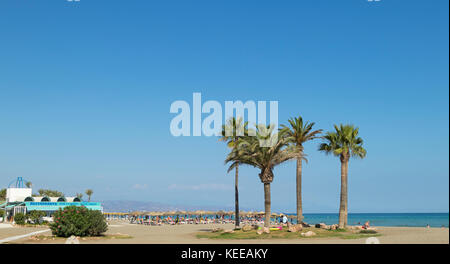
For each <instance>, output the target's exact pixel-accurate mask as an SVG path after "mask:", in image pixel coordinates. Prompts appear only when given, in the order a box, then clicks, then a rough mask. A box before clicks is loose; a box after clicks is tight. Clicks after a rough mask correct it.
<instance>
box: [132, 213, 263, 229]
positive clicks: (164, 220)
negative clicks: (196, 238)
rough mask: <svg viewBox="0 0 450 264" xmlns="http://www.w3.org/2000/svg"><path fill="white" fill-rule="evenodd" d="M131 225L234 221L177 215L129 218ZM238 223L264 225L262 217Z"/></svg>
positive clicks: (242, 219)
mask: <svg viewBox="0 0 450 264" xmlns="http://www.w3.org/2000/svg"><path fill="white" fill-rule="evenodd" d="M128 220H129V222H130V223H131V224H142V225H152V226H159V225H183V224H196V225H198V224H234V219H233V218H232V217H231V216H226V215H206V216H203V215H181V216H180V215H177V216H131V217H130V218H129V219H128ZM240 222H241V223H243V224H249V225H258V224H263V223H264V217H262V216H261V217H259V216H254V217H240Z"/></svg>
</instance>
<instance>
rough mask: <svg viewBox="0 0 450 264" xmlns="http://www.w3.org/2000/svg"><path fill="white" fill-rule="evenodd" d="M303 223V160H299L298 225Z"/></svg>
mask: <svg viewBox="0 0 450 264" xmlns="http://www.w3.org/2000/svg"><path fill="white" fill-rule="evenodd" d="M302 221H303V206H302V159H301V158H300V157H299V158H297V224H300V223H301V222H302Z"/></svg>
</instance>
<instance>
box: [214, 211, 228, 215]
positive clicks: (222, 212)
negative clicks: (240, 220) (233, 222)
mask: <svg viewBox="0 0 450 264" xmlns="http://www.w3.org/2000/svg"><path fill="white" fill-rule="evenodd" d="M215 214H217V215H226V214H227V213H226V212H225V211H223V210H220V211H218V212H216V213H215Z"/></svg>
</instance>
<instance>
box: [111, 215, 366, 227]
mask: <svg viewBox="0 0 450 264" xmlns="http://www.w3.org/2000/svg"><path fill="white" fill-rule="evenodd" d="M114 219H116V220H122V221H127V222H129V223H130V224H139V225H149V226H161V225H184V224H195V225H199V224H234V223H235V220H234V215H230V214H228V215H219V214H210V215H191V214H180V215H124V216H122V217H120V218H115V217H107V220H114ZM239 219H240V224H241V225H252V226H254V225H257V226H261V225H264V215H262V214H259V215H258V214H256V215H245V216H241V217H239ZM288 223H289V224H296V221H295V217H294V216H292V215H289V216H287V215H285V214H280V215H277V216H273V217H272V218H271V225H276V224H280V225H287V224H288ZM303 224H304V225H305V224H306V223H303ZM306 225H307V224H306ZM358 226H360V227H361V229H370V228H371V227H370V222H369V221H367V222H365V223H364V224H361V223H358Z"/></svg>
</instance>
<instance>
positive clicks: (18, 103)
mask: <svg viewBox="0 0 450 264" xmlns="http://www.w3.org/2000/svg"><path fill="white" fill-rule="evenodd" d="M448 9H449V7H448V1H444V0H442V1H441V0H435V1H415V0H403V1H400V0H395V1H394V0H381V2H372V3H370V2H368V1H366V0H348V1H334V0H333V1H332V0H328V1H325V0H323V1H312V0H311V1H283V2H282V3H281V2H279V1H230V0H227V1H209V0H208V1H206V0H205V1H125V0H121V1H118V0H115V1H111V0H108V1H106V0H103V1H100V0H90V1H88V0H81V1H80V2H77V3H76V2H67V1H65V0H52V1H50V0H42V1H16V0H3V1H1V2H0V179H1V184H2V185H3V186H5V185H7V184H8V183H9V182H10V181H11V180H13V179H14V178H15V177H17V176H23V177H24V178H26V179H28V180H30V181H32V182H33V184H34V186H35V188H52V189H59V190H61V191H63V192H65V193H66V194H68V195H70V194H74V193H76V192H80V191H84V190H85V189H87V188H92V189H93V190H94V196H93V198H94V199H96V200H112V199H126V200H144V201H155V202H163V203H171V204H189V205H226V206H232V205H233V203H234V193H233V181H234V176H233V174H232V173H230V174H227V173H226V166H225V165H224V164H223V160H224V158H225V155H226V153H227V151H228V150H227V148H226V146H225V145H224V144H223V143H221V142H218V141H217V138H214V137H210V138H207V137H196V138H194V137H180V138H174V137H172V135H171V134H170V131H169V124H170V120H171V118H172V117H173V116H174V115H173V114H170V113H169V107H170V104H171V103H172V102H173V101H175V100H187V101H191V100H192V99H191V98H192V93H193V92H201V93H202V96H203V99H204V100H208V99H211V100H218V101H220V102H223V101H225V100H244V101H245V100H255V101H256V100H278V101H279V120H280V122H285V121H286V120H287V119H288V118H289V117H292V116H296V115H302V116H303V117H304V118H305V119H307V120H311V121H314V122H316V126H317V128H322V129H325V130H330V129H332V125H333V124H334V123H353V124H355V125H357V126H359V127H360V135H361V136H362V137H363V138H364V139H365V147H366V149H367V151H368V155H367V158H366V159H364V160H352V161H351V162H350V170H349V210H350V212H448V209H449V203H448V201H449V114H448V111H449V75H448V71H449V53H448V50H449V35H448V32H449V28H448V22H449V15H448ZM318 144H319V142H318V141H317V142H312V143H308V144H307V145H306V153H307V154H308V158H309V163H308V164H306V165H305V166H304V171H303V173H304V174H303V179H304V183H303V190H304V197H303V201H304V208H305V212H306V213H308V212H309V213H312V212H337V211H338V206H339V188H340V187H339V183H340V178H339V177H340V167H339V166H340V163H339V160H338V159H337V158H335V157H331V156H325V155H324V154H322V153H319V152H318V151H317V145H318ZM257 175H258V171H257V170H256V169H253V168H243V169H242V170H241V176H240V187H241V192H240V194H241V206H242V207H246V208H255V209H262V208H263V185H262V184H261V183H260V181H259V178H258V176H257ZM294 183H295V163H294V162H291V163H288V164H285V165H282V166H281V167H279V168H277V169H276V170H275V180H274V182H273V184H272V206H273V209H274V210H283V211H290V212H293V211H294V210H295V184H294Z"/></svg>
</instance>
